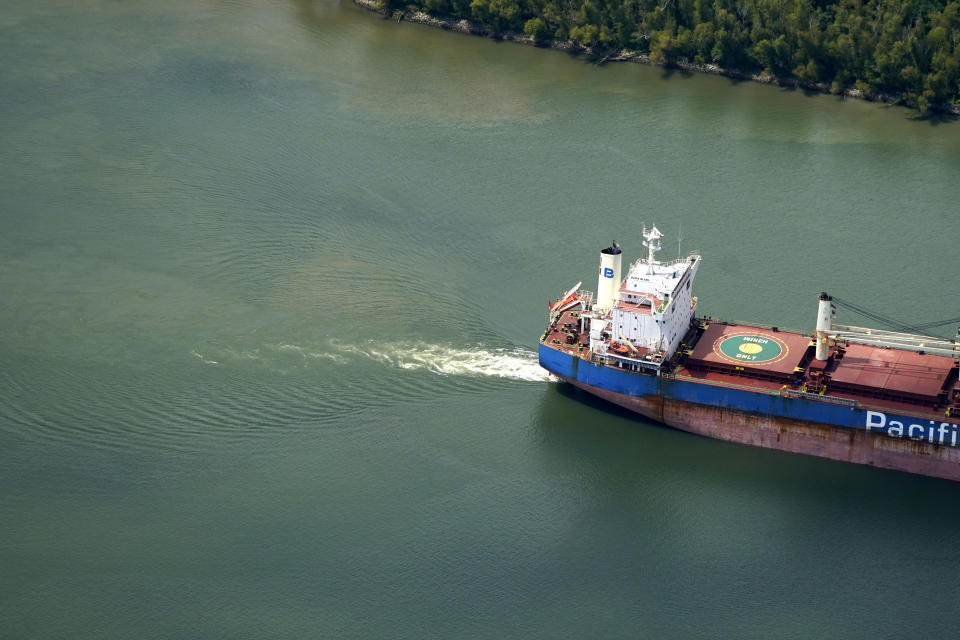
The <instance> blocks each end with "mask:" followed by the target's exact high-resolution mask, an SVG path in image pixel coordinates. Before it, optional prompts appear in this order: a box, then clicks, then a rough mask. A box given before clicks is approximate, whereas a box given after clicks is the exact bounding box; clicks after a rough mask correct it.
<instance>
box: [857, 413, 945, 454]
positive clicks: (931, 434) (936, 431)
mask: <svg viewBox="0 0 960 640" xmlns="http://www.w3.org/2000/svg"><path fill="white" fill-rule="evenodd" d="M929 422H930V424H918V423H911V424H907V425H905V424H904V423H903V422H902V421H900V420H895V419H888V418H887V414H885V413H881V412H879V411H867V431H882V432H883V433H885V434H886V435H888V436H890V437H891V438H910V439H911V440H925V441H926V442H929V443H930V444H945V445H948V446H951V447H955V446H957V432H958V431H960V427H958V426H957V425H955V424H952V423H950V422H941V423H940V424H939V425H938V424H937V423H936V422H934V421H933V420H929Z"/></svg>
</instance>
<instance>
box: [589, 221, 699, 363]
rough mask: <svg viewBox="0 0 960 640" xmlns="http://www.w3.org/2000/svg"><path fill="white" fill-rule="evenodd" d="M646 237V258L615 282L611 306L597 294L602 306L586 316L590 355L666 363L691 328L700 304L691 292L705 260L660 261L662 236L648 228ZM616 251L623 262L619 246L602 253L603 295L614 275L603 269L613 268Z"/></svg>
mask: <svg viewBox="0 0 960 640" xmlns="http://www.w3.org/2000/svg"><path fill="white" fill-rule="evenodd" d="M643 237H644V242H643V244H644V246H645V247H646V248H647V257H646V258H641V259H640V260H637V261H636V262H634V263H633V264H632V265H630V268H629V270H628V271H627V276H626V278H624V279H623V280H622V281H619V279H616V280H615V283H616V285H617V286H618V288H617V289H616V294H615V295H614V296H612V300H611V302H610V303H609V307H607V306H606V305H601V304H600V301H601V300H602V299H604V298H603V297H602V296H601V295H598V296H597V300H598V303H597V304H595V305H594V306H593V308H592V309H591V310H589V311H588V312H587V313H585V314H584V316H585V317H586V318H587V319H588V320H589V323H590V351H591V352H593V353H597V354H609V355H616V356H621V357H626V358H628V359H643V360H646V361H653V362H662V361H664V360H667V359H668V358H670V357H671V356H672V355H673V354H674V353H675V352H676V350H677V347H678V346H679V345H680V342H681V340H682V339H683V337H684V335H686V333H687V330H688V329H689V328H690V323H691V321H692V319H693V314H694V311H695V310H696V306H697V299H696V297H694V296H692V295H691V293H690V291H691V287H692V284H693V279H694V278H695V277H696V275H697V269H699V267H700V260H701V258H700V255H699V254H698V253H696V252H693V253H690V254H689V255H688V256H687V257H685V258H677V259H676V260H672V261H670V262H658V261H657V260H656V258H655V255H656V252H657V251H659V250H660V238H661V237H663V234H662V233H661V232H660V230H659V229H657V227H656V226H654V227H653V228H651V229H650V230H647V228H646V227H644V229H643ZM614 249H616V257H617V258H618V260H617V262H619V257H620V256H619V249H620V247H619V246H618V245H616V243H614V246H613V247H610V248H608V249H604V251H603V252H602V253H601V261H600V278H599V282H598V287H597V289H598V291H604V290H605V287H609V284H610V283H609V275H610V274H609V271H604V270H605V269H610V268H611V267H610V266H608V261H609V257H610V253H611V252H612V250H614ZM617 266H619V265H617ZM618 270H619V269H618ZM618 275H619V274H618Z"/></svg>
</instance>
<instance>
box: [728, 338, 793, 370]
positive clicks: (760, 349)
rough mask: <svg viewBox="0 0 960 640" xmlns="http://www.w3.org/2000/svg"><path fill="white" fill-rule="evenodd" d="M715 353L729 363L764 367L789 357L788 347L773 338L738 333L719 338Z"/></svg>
mask: <svg viewBox="0 0 960 640" xmlns="http://www.w3.org/2000/svg"><path fill="white" fill-rule="evenodd" d="M713 351H714V353H716V354H717V355H718V356H720V357H721V358H723V359H724V360H726V361H728V362H737V363H741V364H747V365H764V364H771V363H773V362H777V361H778V360H781V359H783V357H784V356H786V355H787V351H788V349H787V345H785V344H783V343H782V342H781V341H780V340H778V339H777V338H774V337H773V336H765V335H759V334H755V333H738V334H734V335H726V336H722V337H721V338H719V339H718V340H717V341H716V342H715V343H714V345H713Z"/></svg>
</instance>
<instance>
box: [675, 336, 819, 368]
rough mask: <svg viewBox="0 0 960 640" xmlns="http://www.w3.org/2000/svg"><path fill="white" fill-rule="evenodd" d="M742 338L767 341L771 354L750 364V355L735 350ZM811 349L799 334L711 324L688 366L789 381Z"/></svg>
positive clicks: (690, 358)
mask: <svg viewBox="0 0 960 640" xmlns="http://www.w3.org/2000/svg"><path fill="white" fill-rule="evenodd" d="M739 337H744V338H748V339H749V338H753V337H756V338H761V339H763V340H767V341H769V343H768V345H769V348H770V349H771V350H772V351H771V352H769V353H767V354H763V353H761V354H759V357H760V358H761V359H760V360H759V361H750V360H748V359H746V358H750V357H751V355H750V354H749V353H741V351H740V349H737V348H736V347H737V346H738V338H739ZM727 340H731V341H732V342H731V343H730V344H731V345H732V346H731V347H728V348H726V349H723V348H722V345H723V344H724V343H725V342H726V341H727ZM774 345H776V346H774ZM748 346H749V345H748ZM809 346H810V338H809V337H807V336H805V335H802V334H799V333H789V332H786V331H772V330H770V329H757V328H754V327H748V326H744V325H727V324H711V325H710V326H709V327H707V330H706V331H705V332H704V334H703V335H702V336H700V340H698V341H697V345H696V347H694V349H693V353H692V354H691V355H690V356H689V357H688V358H687V360H686V366H687V367H688V368H695V367H708V368H711V369H714V370H726V371H734V370H737V369H736V368H737V367H741V368H742V370H743V371H747V372H754V373H756V374H758V375H762V376H772V377H777V378H789V377H790V376H792V375H793V372H794V370H795V369H796V368H797V367H798V366H800V363H801V361H802V360H803V358H804V355H806V353H807V350H808V348H809ZM738 358H743V359H738Z"/></svg>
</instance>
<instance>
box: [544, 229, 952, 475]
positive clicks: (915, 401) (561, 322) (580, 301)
mask: <svg viewBox="0 0 960 640" xmlns="http://www.w3.org/2000/svg"><path fill="white" fill-rule="evenodd" d="M662 237H663V234H662V233H661V232H660V231H659V230H658V229H657V228H656V226H653V227H652V228H651V229H649V230H648V229H647V228H646V227H645V226H644V228H643V238H644V240H643V245H644V246H645V247H646V249H647V251H646V256H645V257H643V258H640V259H639V260H637V261H636V262H634V263H633V264H630V265H629V268H628V269H627V271H626V276H625V277H623V278H621V258H622V250H621V248H620V245H619V244H617V243H616V242H614V243H613V244H612V245H611V246H609V247H607V248H606V249H603V250H602V251H601V252H600V272H599V276H598V281H597V291H596V294H594V293H593V292H590V291H584V290H582V289H581V284H582V282H580V283H577V284H576V285H574V286H573V287H572V288H571V289H570V290H569V291H567V292H566V293H564V294H563V295H562V296H561V297H560V298H558V299H556V300H555V301H553V302H551V303H550V304H549V321H548V325H547V328H546V330H545V331H544V333H543V335H542V337H541V339H540V345H539V361H540V365H541V366H542V367H544V368H545V369H546V370H547V371H549V372H550V373H552V374H553V375H555V376H557V377H558V378H560V379H561V380H563V381H566V382H568V383H570V384H572V385H574V386H576V387H579V388H580V389H583V390H584V391H587V392H589V393H591V394H593V395H596V396H599V397H600V398H603V399H605V400H608V401H610V402H613V403H615V404H617V405H620V406H622V407H625V408H627V409H629V410H632V411H635V412H637V413H639V414H641V415H643V416H645V417H647V418H649V419H651V420H655V421H657V422H660V423H663V424H666V425H669V426H671V427H675V428H677V429H681V430H683V431H688V432H690V433H694V434H699V435H702V436H707V437H710V438H717V439H720V440H727V441H730V442H737V443H741V444H747V445H753V446H758V447H764V448H768V449H777V450H780V451H788V452H793V453H800V454H806V455H811V456H818V457H821V458H829V459H831V460H840V461H844V462H852V463H858V464H864V465H869V466H873V467H879V468H883V469H892V470H897V471H903V472H909V473H916V474H922V475H927V476H933V477H937V478H945V479H949V480H954V481H960V424H958V422H960V378H958V376H960V366H958V364H960V363H958V358H960V344H958V341H957V340H947V339H944V338H937V337H931V336H924V335H918V334H915V333H909V332H899V331H894V330H879V329H870V328H865V327H858V326H851V325H841V324H837V323H836V322H835V318H836V305H835V304H834V298H832V297H831V296H830V295H828V294H826V293H821V294H820V295H819V300H818V302H817V316H816V325H815V326H816V328H815V329H814V330H813V331H812V332H803V331H797V330H788V329H785V328H780V327H775V326H763V325H757V324H752V323H744V322H728V321H718V320H712V319H711V318H709V317H706V316H700V315H698V314H697V298H696V296H694V295H693V294H692V285H693V280H694V278H695V277H696V275H697V271H698V270H699V269H700V263H701V260H702V258H701V255H700V253H699V252H697V251H694V252H690V253H689V254H688V255H686V256H684V257H680V258H677V259H676V260H671V261H665V262H660V261H658V260H656V253H657V252H658V251H659V250H660V248H661V245H660V239H661V238H662ZM837 300H839V298H837ZM811 306H812V305H811ZM811 315H812V313H811ZM928 326H929V325H928Z"/></svg>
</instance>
